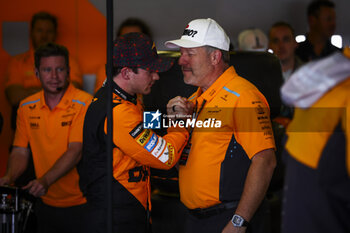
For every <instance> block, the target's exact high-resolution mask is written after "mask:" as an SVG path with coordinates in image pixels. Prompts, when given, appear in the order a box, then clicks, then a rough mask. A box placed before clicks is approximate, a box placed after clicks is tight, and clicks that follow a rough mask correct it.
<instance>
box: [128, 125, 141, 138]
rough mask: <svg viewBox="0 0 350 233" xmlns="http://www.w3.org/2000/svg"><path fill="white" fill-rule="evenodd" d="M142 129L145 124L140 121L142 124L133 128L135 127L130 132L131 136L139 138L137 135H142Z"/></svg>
mask: <svg viewBox="0 0 350 233" xmlns="http://www.w3.org/2000/svg"><path fill="white" fill-rule="evenodd" d="M142 130H143V125H142V123H140V124H138V125H137V126H136V127H135V128H133V129H132V130H131V131H130V132H129V134H130V136H131V137H133V138H137V136H139V135H140V133H141V132H142Z"/></svg>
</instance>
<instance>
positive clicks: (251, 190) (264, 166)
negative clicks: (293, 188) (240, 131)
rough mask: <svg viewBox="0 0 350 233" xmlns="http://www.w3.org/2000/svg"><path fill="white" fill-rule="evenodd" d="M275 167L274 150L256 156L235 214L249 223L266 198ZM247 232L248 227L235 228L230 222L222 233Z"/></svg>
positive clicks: (261, 152) (264, 151)
mask: <svg viewBox="0 0 350 233" xmlns="http://www.w3.org/2000/svg"><path fill="white" fill-rule="evenodd" d="M275 167H276V156H275V153H274V151H273V149H268V150H263V151H260V152H259V153H257V154H255V155H254V157H253V158H252V162H251V165H250V167H249V170H248V174H247V177H246V181H245V184H244V189H243V193H242V197H241V200H240V202H239V204H238V207H237V209H236V212H235V214H238V215H240V216H242V217H243V218H244V219H245V220H247V221H248V222H249V221H250V220H251V218H252V217H253V215H254V213H255V211H256V210H257V208H258V207H259V205H260V203H261V201H262V200H263V199H264V197H265V194H266V191H267V189H268V187H269V184H270V180H271V177H272V174H273V171H274V169H275ZM245 231H246V227H234V226H233V224H232V223H231V221H230V222H229V223H228V224H227V225H226V227H225V229H224V230H223V231H222V232H223V233H233V232H245Z"/></svg>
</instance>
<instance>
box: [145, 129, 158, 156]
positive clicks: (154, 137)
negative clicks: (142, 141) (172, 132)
mask: <svg viewBox="0 0 350 233" xmlns="http://www.w3.org/2000/svg"><path fill="white" fill-rule="evenodd" d="M157 142H158V136H157V135H156V134H155V133H153V134H152V136H151V139H150V140H149V141H148V142H147V144H146V146H145V149H146V150H147V151H148V152H151V151H152V150H153V148H154V147H155V146H156V145H157Z"/></svg>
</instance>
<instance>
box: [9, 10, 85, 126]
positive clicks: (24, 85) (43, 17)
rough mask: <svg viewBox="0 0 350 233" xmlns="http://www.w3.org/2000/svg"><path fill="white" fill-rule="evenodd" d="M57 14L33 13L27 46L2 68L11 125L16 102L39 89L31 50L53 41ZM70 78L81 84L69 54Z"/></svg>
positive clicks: (14, 117) (13, 122) (16, 106)
mask: <svg viewBox="0 0 350 233" xmlns="http://www.w3.org/2000/svg"><path fill="white" fill-rule="evenodd" d="M57 26H58V25H57V18H56V17H55V16H54V15H51V14H49V13H47V12H38V13H36V14H34V15H33V17H32V20H31V27H30V39H31V47H30V49H29V50H28V51H27V52H25V53H22V54H19V55H17V56H15V57H13V58H11V60H10V61H9V65H8V67H7V71H6V77H5V80H6V83H5V88H6V89H5V93H6V96H7V99H8V101H9V102H10V104H11V106H13V111H12V128H13V129H15V128H16V126H15V123H16V111H17V108H18V104H19V102H20V101H21V100H23V99H24V98H25V97H27V96H30V95H32V94H34V93H36V92H38V91H39V90H40V89H41V83H40V81H39V80H38V79H37V77H36V76H35V74H34V51H35V50H36V49H37V48H39V47H40V46H42V45H45V44H46V43H49V42H54V41H55V40H56V37H57ZM69 66H70V67H71V68H70V79H71V81H72V83H73V84H74V85H75V86H76V87H78V88H81V87H82V75H81V73H80V70H79V67H78V64H77V62H76V61H75V60H73V59H72V58H70V64H69Z"/></svg>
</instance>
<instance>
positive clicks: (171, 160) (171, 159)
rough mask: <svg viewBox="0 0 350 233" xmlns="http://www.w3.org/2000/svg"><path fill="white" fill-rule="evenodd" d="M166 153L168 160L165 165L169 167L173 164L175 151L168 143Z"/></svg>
mask: <svg viewBox="0 0 350 233" xmlns="http://www.w3.org/2000/svg"><path fill="white" fill-rule="evenodd" d="M168 153H169V158H168V161H167V162H166V163H165V164H166V165H168V166H171V165H172V163H173V162H174V157H175V149H174V147H173V146H172V145H171V144H170V143H168Z"/></svg>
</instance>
